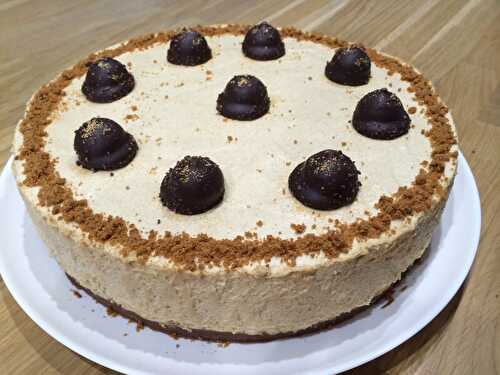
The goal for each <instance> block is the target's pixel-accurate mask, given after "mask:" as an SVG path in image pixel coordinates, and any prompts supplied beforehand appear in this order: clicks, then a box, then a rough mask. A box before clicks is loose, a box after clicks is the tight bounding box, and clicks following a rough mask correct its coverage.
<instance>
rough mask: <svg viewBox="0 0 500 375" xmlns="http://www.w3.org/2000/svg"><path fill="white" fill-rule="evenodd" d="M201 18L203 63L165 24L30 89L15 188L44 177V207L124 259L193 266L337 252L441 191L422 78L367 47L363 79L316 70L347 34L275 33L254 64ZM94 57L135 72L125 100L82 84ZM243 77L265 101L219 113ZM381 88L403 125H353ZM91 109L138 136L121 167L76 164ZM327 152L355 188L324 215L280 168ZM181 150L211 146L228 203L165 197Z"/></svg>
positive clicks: (447, 129)
mask: <svg viewBox="0 0 500 375" xmlns="http://www.w3.org/2000/svg"><path fill="white" fill-rule="evenodd" d="M198 30H199V31H200V32H201V33H202V34H204V35H205V36H206V40H207V42H208V45H209V46H210V48H211V50H212V54H213V57H212V58H211V59H210V60H208V61H206V62H205V63H203V64H200V65H196V66H182V65H174V64H171V63H169V62H167V61H166V53H167V48H168V45H169V39H170V38H171V37H172V36H173V35H174V34H173V33H170V32H167V33H159V34H155V35H152V36H149V37H144V38H141V39H138V40H132V41H130V42H128V43H126V44H124V45H121V46H119V47H116V48H111V49H109V50H105V51H103V52H100V53H98V54H96V55H92V56H90V57H89V58H88V59H87V60H86V61H84V62H81V63H79V64H77V66H75V67H73V68H71V69H68V70H67V71H65V72H64V73H63V74H62V75H61V76H60V77H59V78H57V79H56V80H54V81H52V82H51V83H49V84H48V85H46V86H45V87H43V88H42V89H41V90H40V91H39V92H38V93H37V94H36V95H35V96H34V98H33V100H32V102H31V107H30V108H29V109H28V111H27V114H26V116H25V119H24V120H23V121H22V122H21V124H20V127H19V129H20V132H21V133H22V134H23V136H24V142H23V144H22V146H21V147H20V148H19V149H18V154H17V158H18V159H19V160H23V161H24V176H25V179H24V185H25V186H31V187H39V189H38V200H39V204H40V205H41V206H44V207H49V208H50V209H51V211H52V214H54V215H56V216H59V217H61V218H62V221H64V222H68V223H72V225H75V224H76V225H77V226H79V227H80V229H82V230H83V232H84V233H87V235H88V238H89V239H90V240H91V241H94V242H100V243H104V242H106V243H108V244H116V245H118V246H117V247H118V248H120V249H121V251H122V253H123V255H125V256H133V257H138V258H139V259H141V260H144V261H147V259H148V258H150V257H151V256H161V257H164V258H166V259H169V260H171V261H173V262H174V263H175V264H177V265H180V266H182V267H184V268H187V269H191V270H193V269H196V268H199V267H200V266H201V267H204V266H206V265H210V264H212V265H217V266H222V265H224V266H226V267H230V268H234V267H238V266H242V265H245V264H248V262H251V261H263V260H264V261H266V260H270V259H271V258H272V257H275V256H279V257H281V258H282V259H283V260H284V261H285V262H288V263H290V264H293V263H294V262H295V261H296V259H297V257H298V256H300V255H305V254H314V253H318V251H320V250H321V251H322V253H323V255H324V256H326V257H332V258H334V257H336V256H338V254H340V253H342V252H344V251H347V250H348V249H349V248H350V247H351V245H352V243H353V241H360V240H361V241H366V240H367V239H370V238H371V239H376V238H379V237H380V236H381V235H382V233H390V231H391V230H392V232H393V233H394V232H395V231H397V230H398V229H401V228H403V227H404V225H405V221H403V220H401V219H404V218H411V216H412V215H415V214H416V213H418V212H422V211H424V210H426V209H429V208H430V206H431V204H432V200H433V199H435V198H436V197H437V196H439V194H442V193H443V191H444V190H443V187H446V185H447V181H445V178H450V177H452V176H453V173H454V167H452V166H451V164H452V163H449V161H450V160H452V159H454V158H455V157H456V145H455V143H456V140H455V136H454V127H453V124H452V122H451V117H450V116H449V115H448V114H447V112H448V111H447V109H446V107H445V106H444V105H443V104H442V103H441V101H440V100H439V98H438V97H437V95H436V94H435V93H434V92H433V90H432V87H431V86H430V84H429V83H428V82H427V81H426V80H424V79H423V78H422V77H421V76H420V75H419V74H418V73H417V72H415V71H414V70H413V69H412V68H411V67H409V66H407V65H403V64H401V63H400V62H399V61H398V60H396V59H393V58H390V57H386V56H383V55H380V54H379V53H377V52H375V51H373V50H368V51H367V53H368V55H369V56H370V58H371V59H372V67H371V78H370V80H369V82H368V83H367V84H365V85H360V86H344V85H339V84H337V83H334V82H332V81H330V80H329V79H328V78H327V77H325V74H324V70H325V64H326V62H327V61H329V60H330V59H331V58H332V56H333V54H334V52H335V49H336V48H338V47H341V46H345V45H346V44H345V43H344V42H341V41H338V40H336V39H333V38H328V37H323V36H316V35H314V34H304V33H301V32H298V31H296V30H294V29H282V30H281V34H282V37H283V42H284V45H285V46H286V53H285V54H284V55H283V56H281V57H280V58H278V59H275V60H272V61H256V60H252V59H249V58H248V57H246V56H245V55H244V54H243V53H242V50H241V43H242V40H243V36H244V33H245V31H246V30H247V28H246V27H238V26H226V27H210V28H200V29H198ZM100 56H114V57H115V59H116V60H118V61H120V62H122V63H123V64H124V65H126V66H127V69H128V71H129V72H130V73H131V74H132V75H133V77H134V78H135V87H134V89H133V90H132V91H131V92H130V93H129V94H128V95H127V96H125V97H123V98H121V99H119V100H116V101H113V102H111V103H106V104H101V103H93V102H91V101H89V100H87V99H86V98H85V96H84V95H83V94H82V92H81V87H82V83H83V81H84V79H85V72H86V66H85V63H87V62H88V61H95V60H96V58H97V57H100ZM239 74H250V75H253V76H255V77H258V79H259V80H261V81H262V82H263V83H264V84H265V86H266V87H267V91H268V94H269V98H270V109H269V113H267V114H265V115H264V116H262V117H260V118H258V119H255V120H253V121H238V120H233V119H228V118H226V117H224V116H222V115H221V114H219V113H218V112H217V110H216V100H217V96H218V95H219V94H220V93H221V92H222V91H223V90H224V87H225V86H226V84H227V83H228V82H229V80H231V78H232V77H233V76H235V75H239ZM381 88H387V89H388V90H389V91H391V92H392V93H394V94H395V95H396V96H397V97H398V98H399V99H400V100H401V102H402V104H403V107H404V109H405V110H406V111H407V112H408V113H409V114H410V119H411V127H410V130H409V132H408V133H407V134H406V135H402V136H400V137H398V138H396V139H392V140H380V139H372V138H368V137H366V136H364V135H362V134H360V133H359V132H357V131H356V130H355V129H354V128H353V126H352V123H351V120H352V116H353V112H354V109H355V107H356V105H357V103H358V102H359V101H360V99H361V98H362V97H363V96H364V95H366V94H367V93H369V92H371V91H373V90H376V89H381ZM93 117H104V118H109V119H112V120H113V121H116V122H117V123H119V124H120V125H121V126H122V127H123V129H124V130H125V131H126V132H128V133H130V134H131V135H133V137H134V138H135V140H136V141H137V144H138V151H137V155H136V156H135V158H134V159H133V160H132V161H131V162H130V163H129V164H128V165H126V166H125V167H123V168H120V169H116V170H113V171H97V172H92V171H90V170H88V169H84V168H82V167H81V166H79V165H77V164H76V160H77V156H76V154H75V151H74V149H73V142H72V138H73V134H74V131H75V130H77V129H78V128H79V127H80V126H81V125H82V123H84V122H86V121H89V120H90V119H91V118H93ZM47 119H48V120H49V121H44V120H47ZM41 130H44V131H45V132H46V133H43V134H42V133H41V132H40V131H41ZM28 134H29V135H33V134H35V137H31V138H29V139H28V137H27V135H28ZM33 149H35V152H34V153H33ZM324 149H334V150H341V151H342V152H343V153H344V154H346V155H347V156H348V157H349V158H351V159H352V160H353V161H354V162H355V165H356V167H357V169H358V170H359V171H360V175H359V181H360V183H361V186H360V188H359V192H358V195H357V197H356V200H355V201H354V202H353V203H352V204H349V205H346V206H344V207H341V208H338V209H335V210H327V211H320V210H315V209H312V208H308V207H306V206H304V205H303V204H302V203H301V202H299V201H298V200H297V199H295V197H294V196H293V195H292V194H291V192H290V190H289V189H288V176H289V175H290V173H291V171H292V170H293V169H294V168H295V167H296V166H297V164H299V163H302V162H304V160H306V158H308V157H309V156H311V155H312V154H315V153H317V152H319V151H321V150H324ZM28 150H29V151H28ZM436 151H437V153H436ZM34 155H37V158H35V157H34ZM186 155H193V156H195V155H197V156H205V157H209V158H210V159H211V160H213V161H214V162H216V163H217V164H218V165H219V167H220V169H221V171H222V172H223V174H224V181H225V193H224V198H223V200H222V202H221V203H219V204H218V205H217V206H215V207H214V208H212V209H210V210H208V211H206V212H204V213H201V214H198V215H181V214H178V213H175V212H173V211H171V210H169V209H168V208H166V207H165V206H164V205H162V201H161V199H160V197H159V193H160V185H161V182H162V179H163V178H164V176H165V173H166V172H167V171H168V170H169V169H170V168H173V167H174V165H175V163H176V162H177V161H179V160H181V159H182V158H183V157H184V156H186ZM96 219H97V220H96ZM391 221H392V224H391ZM406 224H408V225H410V224H411V223H410V222H407V223H406Z"/></svg>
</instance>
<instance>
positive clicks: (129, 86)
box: [82, 57, 135, 103]
mask: <svg viewBox="0 0 500 375" xmlns="http://www.w3.org/2000/svg"><path fill="white" fill-rule="evenodd" d="M134 86H135V80H134V77H133V76H132V74H130V73H129V72H128V71H127V68H126V67H125V65H123V64H122V63H121V62H119V61H117V60H115V59H112V58H109V57H105V58H102V59H99V60H97V61H96V62H94V63H92V64H90V66H89V68H88V70H87V75H86V76H85V81H84V82H83V85H82V92H83V94H84V95H85V97H86V98H87V99H88V100H90V101H91V102H95V103H111V102H114V101H116V100H118V99H121V98H123V97H124V96H126V95H128V94H129V93H130V92H131V91H132V90H133V89H134Z"/></svg>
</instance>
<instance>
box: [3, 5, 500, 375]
mask: <svg viewBox="0 0 500 375" xmlns="http://www.w3.org/2000/svg"><path fill="white" fill-rule="evenodd" d="M263 19H266V20H268V21H270V22H272V23H273V24H276V25H279V26H285V25H293V26H296V27H299V28H301V29H305V30H314V31H319V32H323V33H326V34H331V35H336V36H338V37H341V38H343V39H347V40H351V41H359V42H362V43H364V44H366V45H368V46H373V47H376V48H379V49H381V50H383V51H386V52H388V53H390V54H393V55H396V56H399V57H401V58H403V59H404V60H406V61H408V62H410V63H412V64H414V65H415V66H416V67H417V68H418V69H420V70H421V71H422V72H423V73H424V75H425V76H426V77H428V78H430V79H431V80H432V81H433V82H434V83H435V85H436V86H437V89H438V92H439V93H440V95H441V96H442V97H443V98H444V100H445V101H446V103H447V104H448V105H449V107H450V109H451V110H452V112H453V115H454V117H455V120H456V122H457V124H458V130H459V135H460V145H461V149H462V152H463V153H464V155H465V157H466V158H467V160H468V161H469V163H470V165H471V167H472V170H473V171H474V174H475V176H476V179H477V182H478V184H479V190H480V193H481V203H482V208H483V225H482V236H481V243H480V248H479V253H478V256H477V258H476V261H475V264H474V267H473V269H472V272H471V274H470V276H469V278H468V280H467V282H466V285H465V286H464V287H462V289H461V291H460V292H459V293H458V295H457V296H455V298H454V299H453V300H452V302H450V304H449V305H448V306H447V307H446V309H445V310H444V311H443V312H441V313H440V314H439V315H438V317H436V318H435V319H434V320H433V321H432V323H430V324H429V325H428V326H427V327H426V328H425V329H423V330H422V331H421V332H420V333H419V334H417V335H416V336H415V337H414V338H412V339H410V340H409V341H408V342H406V343H404V344H403V345H401V346H400V347H398V348H396V349H395V350H393V351H391V352H390V353H388V354H386V355H384V356H382V357H381V358H379V359H377V360H374V361H372V362H370V363H368V364H366V365H364V366H361V367H360V368H357V369H355V370H352V371H350V372H349V373H350V374H374V373H383V372H387V373H390V374H401V373H403V374H414V373H417V374H487V375H489V374H500V298H499V294H500V215H499V211H500V197H499V194H500V3H499V2H498V1H486V0H484V1H482V0H450V1H437V0H425V1H415V0H411V1H402V0H385V1H376V2H375V1H372V2H368V1H367V2H361V1H355V0H352V1H345V0H334V1H325V0H295V1H286V0H279V1H273V2H270V1H269V2H268V1H261V2H254V1H252V2H250V1H243V0H238V1H228V0H215V1H178V2H176V1H160V0H142V1H136V0H131V1H124V0H113V1H98V0H84V1H78V2H76V1H64V0H51V1H27V0H4V1H2V2H0V46H1V49H0V68H1V70H0V72H1V74H0V168H1V167H2V166H3V165H4V164H5V162H6V160H7V159H8V157H9V155H10V144H11V139H12V134H13V131H14V126H15V124H16V122H17V121H18V119H19V118H20V117H21V115H22V113H23V110H24V104H25V102H26V101H27V100H28V98H29V97H30V95H31V94H32V93H33V92H34V91H35V90H36V89H37V88H38V87H39V86H40V85H42V84H43V83H45V82H47V81H48V80H50V79H51V78H53V77H54V76H55V75H56V73H57V72H59V71H60V70H62V69H63V68H65V67H67V66H69V65H71V64H73V63H75V62H76V61H78V60H79V59H80V58H82V57H84V56H86V55H87V54H88V53H90V52H92V51H94V50H98V49H101V48H104V47H107V46H109V45H111V44H114V43H116V42H119V41H121V40H124V39H128V38H130V37H132V36H137V35H140V34H143V33H146V32H150V31H155V30H160V29H168V28H173V27H176V26H181V25H192V24H198V23H200V24H213V23H249V24H253V23H256V22H257V21H259V20H263ZM2 220H5V218H2ZM0 296H1V302H0V374H35V373H36V374H38V373H43V374H102V373H114V372H113V371H111V370H107V369H104V368H102V367H101V366H99V365H96V364H93V363H91V362H90V361H88V360H86V359H84V358H82V357H80V356H78V355H77V354H75V353H73V352H72V351H70V350H69V349H67V348H66V347H64V346H63V345H61V344H59V343H58V342H57V341H55V340H53V339H52V338H50V337H49V336H48V335H47V334H46V333H45V332H43V331H42V330H41V329H40V328H38V327H37V326H36V325H35V323H33V322H32V321H31V320H30V319H29V318H28V317H27V315H26V314H25V313H24V312H23V311H22V310H21V309H20V308H19V306H18V305H17V304H16V302H15V301H14V300H13V298H12V297H11V295H10V294H9V292H8V291H7V289H6V287H5V285H4V284H3V282H2V281H0Z"/></svg>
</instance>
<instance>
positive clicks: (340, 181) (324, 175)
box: [288, 150, 361, 210]
mask: <svg viewBox="0 0 500 375" xmlns="http://www.w3.org/2000/svg"><path fill="white" fill-rule="evenodd" d="M358 175H359V171H358V170H357V169H356V166H355V165H354V162H353V161H352V160H351V159H350V158H349V157H348V156H346V155H344V154H343V153H342V152H341V151H336V150H323V151H321V152H318V153H317V154H314V155H312V156H310V157H309V158H308V159H307V160H306V161H305V162H302V163H300V164H299V165H298V166H297V167H295V169H294V170H293V171H292V173H291V174H290V177H289V178H288V187H289V189H290V191H291V192H292V194H293V195H294V197H295V198H297V199H298V200H299V201H300V202H301V203H302V204H304V205H306V206H308V207H311V208H314V209H317V210H333V209H336V208H339V207H342V206H346V205H348V204H350V203H352V202H353V201H354V199H356V195H357V194H358V190H359V186H360V185H361V184H360V182H359V181H358Z"/></svg>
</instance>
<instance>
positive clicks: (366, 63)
mask: <svg viewBox="0 0 500 375" xmlns="http://www.w3.org/2000/svg"><path fill="white" fill-rule="evenodd" d="M370 68H371V62H370V58H369V57H368V55H367V54H366V52H365V51H364V50H362V49H361V48H359V47H348V48H339V49H337V51H335V54H334V55H333V58H332V60H331V61H329V62H328V63H327V64H326V68H325V75H326V76H327V78H328V79H329V80H331V81H333V82H336V83H339V84H341V85H347V86H360V85H364V84H366V83H368V80H369V79H370Z"/></svg>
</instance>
